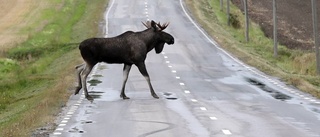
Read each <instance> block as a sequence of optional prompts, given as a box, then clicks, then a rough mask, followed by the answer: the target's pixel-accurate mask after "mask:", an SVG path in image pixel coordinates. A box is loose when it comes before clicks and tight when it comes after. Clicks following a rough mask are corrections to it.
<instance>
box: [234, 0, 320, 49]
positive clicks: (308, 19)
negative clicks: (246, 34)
mask: <svg viewBox="0 0 320 137" xmlns="http://www.w3.org/2000/svg"><path fill="white" fill-rule="evenodd" d="M232 2H233V3H234V4H235V5H236V6H238V7H239V8H240V9H241V10H242V11H243V5H242V4H243V3H242V1H240V0H232ZM277 6H278V11H277V16H278V40H279V43H280V44H282V45H285V46H286V47H288V48H290V49H302V50H310V49H312V48H314V45H313V25H312V9H311V1H305V0H277ZM317 6H318V19H320V12H319V11H320V10H319V9H320V2H319V1H317ZM248 7H249V10H248V11H249V16H250V17H249V18H250V19H251V20H253V21H254V22H256V23H258V24H259V25H260V26H261V28H262V30H263V31H264V33H265V35H266V36H267V37H269V38H273V18H272V0H248ZM319 26H320V24H319Z"/></svg>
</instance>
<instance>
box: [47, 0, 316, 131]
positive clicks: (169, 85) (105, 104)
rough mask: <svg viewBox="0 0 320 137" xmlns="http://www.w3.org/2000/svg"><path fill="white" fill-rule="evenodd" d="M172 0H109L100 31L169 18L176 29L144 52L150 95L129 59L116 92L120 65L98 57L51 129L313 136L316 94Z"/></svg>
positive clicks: (170, 29)
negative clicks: (159, 46) (82, 91)
mask: <svg viewBox="0 0 320 137" xmlns="http://www.w3.org/2000/svg"><path fill="white" fill-rule="evenodd" d="M183 5H184V4H183V3H181V1H179V0H130V1H127V0H116V1H115V0H113V1H112V0H111V1H110V4H109V7H108V9H106V14H105V16H106V22H105V23H104V24H106V27H105V28H106V29H105V33H106V36H108V37H112V36H116V35H119V34H121V33H123V32H125V31H127V30H133V31H141V30H144V29H145V27H144V26H143V25H142V23H141V22H142V21H146V20H148V19H150V20H151V19H153V20H155V21H156V22H158V21H160V22H161V23H164V22H170V25H169V26H168V28H167V29H166V30H165V31H166V32H168V33H170V34H172V35H173V36H174V37H175V44H174V45H165V48H164V51H163V52H162V53H161V54H155V52H154V51H150V52H149V54H148V57H147V60H146V65H147V70H148V72H149V74H150V78H151V82H152V84H153V87H154V89H155V91H156V93H157V94H158V95H159V97H160V99H154V98H153V97H152V96H151V94H150V91H149V88H148V85H147V82H146V81H145V79H144V77H143V76H142V75H141V74H140V73H139V71H138V69H137V67H135V66H133V67H132V69H131V72H130V75H129V80H128V82H127V86H126V93H127V96H129V97H130V98H131V99H129V100H123V99H121V98H120V96H119V95H120V89H121V83H122V75H123V74H122V68H123V65H121V64H120V65H118V64H104V63H102V64H99V65H97V66H96V67H95V69H94V71H93V72H92V74H91V75H90V78H89V82H90V84H89V85H90V86H89V90H90V94H91V95H93V96H94V98H95V100H94V101H93V102H92V103H91V102H89V101H87V100H86V99H84V97H83V95H76V96H72V97H71V98H70V101H69V102H68V107H66V109H65V111H64V113H63V114H62V115H61V118H60V119H59V120H58V127H57V128H56V130H55V131H54V132H53V133H52V134H51V136H57V137H60V136H61V137H209V136H210V137H211V136H212V137H213V136H214V137H224V136H236V137H319V136H320V101H319V100H317V99H315V98H313V97H311V96H310V95H308V94H305V93H303V92H301V91H298V90H296V89H295V88H293V87H290V86H287V85H285V84H283V83H281V82H280V81H279V80H278V79H277V78H274V77H271V76H267V75H265V74H263V73H261V72H260V71H259V70H256V69H255V68H252V67H250V66H247V65H245V64H243V63H242V62H240V61H238V60H237V59H235V58H234V57H232V56H230V55H229V54H228V53H226V52H225V51H224V50H222V49H221V48H219V46H218V45H217V44H215V42H214V41H213V40H212V39H209V38H208V36H207V35H206V34H205V32H204V31H203V30H202V29H201V28H199V27H198V26H197V25H196V24H195V23H194V21H192V20H191V18H190V17H189V15H188V14H187V13H186V11H185V8H184V7H183Z"/></svg>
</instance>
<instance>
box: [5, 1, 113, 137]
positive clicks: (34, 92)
mask: <svg viewBox="0 0 320 137" xmlns="http://www.w3.org/2000/svg"><path fill="white" fill-rule="evenodd" d="M107 2H108V0H94V1H92V0H83V1H74V0H47V1H46V2H45V3H46V6H45V7H42V8H35V10H37V12H35V11H31V12H30V13H29V14H27V16H26V18H30V17H31V16H32V18H34V19H33V22H32V23H30V24H29V25H28V26H26V27H25V28H23V29H22V30H21V33H27V34H28V38H27V40H26V41H24V42H22V43H21V44H19V45H16V46H15V47H14V48H12V49H10V50H8V51H6V53H5V54H4V55H5V57H3V58H1V59H0V68H1V69H0V89H1V90H0V131H1V132H0V136H1V137H2V136H4V137H11V136H19V137H21V136H31V131H32V130H34V129H35V128H37V127H39V126H43V125H46V124H47V123H50V122H52V121H53V120H54V119H55V116H56V115H57V114H58V112H59V111H60V109H61V107H63V106H64V105H65V101H66V100H67V99H68V97H69V96H70V94H71V92H70V88H72V87H73V85H70V83H73V82H74V81H75V80H74V78H75V76H74V75H73V74H74V73H73V72H74V66H75V65H76V64H78V63H80V62H81V58H80V55H79V51H78V49H77V43H79V42H81V41H82V40H84V39H86V38H88V37H94V36H96V35H97V34H98V32H99V30H98V23H99V21H101V20H102V18H103V13H104V10H105V9H106V6H107Z"/></svg>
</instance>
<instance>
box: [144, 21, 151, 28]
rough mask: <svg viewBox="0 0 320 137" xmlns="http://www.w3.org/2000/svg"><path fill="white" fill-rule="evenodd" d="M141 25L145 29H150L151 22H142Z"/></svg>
mask: <svg viewBox="0 0 320 137" xmlns="http://www.w3.org/2000/svg"><path fill="white" fill-rule="evenodd" d="M142 24H143V25H144V26H146V27H147V28H151V22H150V21H147V22H146V23H144V22H142Z"/></svg>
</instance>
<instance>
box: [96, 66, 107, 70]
mask: <svg viewBox="0 0 320 137" xmlns="http://www.w3.org/2000/svg"><path fill="white" fill-rule="evenodd" d="M107 68H108V67H107V65H99V66H98V69H99V70H104V69H107Z"/></svg>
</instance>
